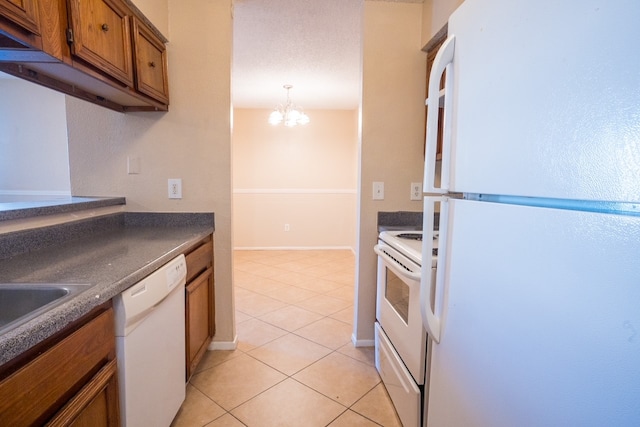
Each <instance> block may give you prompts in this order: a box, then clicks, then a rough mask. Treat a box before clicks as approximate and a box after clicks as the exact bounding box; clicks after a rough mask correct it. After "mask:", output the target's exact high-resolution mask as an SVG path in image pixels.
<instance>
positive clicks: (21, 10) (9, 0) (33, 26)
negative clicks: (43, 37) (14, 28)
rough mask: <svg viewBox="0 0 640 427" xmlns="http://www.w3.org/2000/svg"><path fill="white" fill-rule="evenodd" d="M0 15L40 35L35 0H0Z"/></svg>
mask: <svg viewBox="0 0 640 427" xmlns="http://www.w3.org/2000/svg"><path fill="white" fill-rule="evenodd" d="M0 15H1V16H4V17H5V18H7V19H9V20H10V21H12V22H13V23H15V24H17V25H19V26H20V27H22V28H24V29H25V30H27V31H30V32H32V33H33V34H37V35H40V24H39V22H38V3H37V0H0Z"/></svg>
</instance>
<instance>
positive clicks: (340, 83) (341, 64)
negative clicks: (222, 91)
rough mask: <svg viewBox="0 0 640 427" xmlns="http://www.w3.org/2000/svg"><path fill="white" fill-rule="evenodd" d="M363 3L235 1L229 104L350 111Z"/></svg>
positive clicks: (355, 99) (356, 88)
mask: <svg viewBox="0 0 640 427" xmlns="http://www.w3.org/2000/svg"><path fill="white" fill-rule="evenodd" d="M363 2H364V0H235V1H234V23H233V25H234V28H233V74H232V81H233V104H234V107H237V108H273V107H275V106H276V105H277V104H279V103H283V102H284V101H285V99H286V91H285V89H283V88H282V86H283V85H285V84H291V85H293V89H291V99H292V101H293V102H294V103H295V104H297V105H299V106H301V107H303V108H304V109H355V108H357V107H358V105H359V103H360V86H361V83H360V82H361V72H360V68H361V67H360V59H361V46H360V45H361V34H362V25H361V22H362V8H363Z"/></svg>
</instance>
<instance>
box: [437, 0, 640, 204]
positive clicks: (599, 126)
mask: <svg viewBox="0 0 640 427" xmlns="http://www.w3.org/2000/svg"><path fill="white" fill-rule="evenodd" d="M639 16H640V2H638V1H630V0H563V1H557V0H542V1H536V2H531V1H528V2H527V1H513V0H466V1H465V2H464V3H463V4H462V5H461V6H460V7H459V8H458V9H457V10H456V12H455V13H454V14H453V15H452V16H451V18H450V20H449V26H448V31H449V37H450V38H451V37H455V49H454V53H453V63H452V65H451V66H450V67H449V68H447V69H448V70H449V71H448V72H447V85H453V87H452V88H450V90H449V89H448V90H447V91H446V93H447V97H452V98H453V99H451V100H450V101H451V102H452V107H451V108H452V113H451V117H448V118H447V117H445V123H447V124H448V126H451V134H450V138H449V141H448V142H449V143H450V144H452V145H451V147H450V148H449V149H448V148H446V144H447V139H445V141H444V143H445V147H443V152H444V153H447V152H448V151H450V156H449V158H443V173H444V172H445V171H446V170H447V167H449V168H450V172H451V177H450V181H449V183H448V188H449V189H450V190H452V191H456V192H469V193H484V194H503V195H520V196H534V197H549V198H561V199H565V198H569V199H581V200H604V201H636V202H637V201H640V186H639V185H637V182H638V181H637V177H638V171H639V170H640V102H638V99H640V72H638V66H639V64H640V49H638V40H640V25H638V17H639ZM445 101H446V102H448V101H449V100H448V99H447V100H445ZM432 128H433V126H432ZM445 136H446V135H445ZM428 148H429V147H427V149H428ZM443 156H444V154H443ZM443 180H444V181H445V182H446V181H447V177H445V178H443ZM425 191H427V190H425Z"/></svg>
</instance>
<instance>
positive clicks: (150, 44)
mask: <svg viewBox="0 0 640 427" xmlns="http://www.w3.org/2000/svg"><path fill="white" fill-rule="evenodd" d="M133 49H134V53H135V58H136V61H135V64H136V88H137V89H138V91H140V92H142V93H144V94H145V95H148V96H150V97H152V98H154V99H157V100H158V101H161V102H163V103H165V104H168V103H169V82H168V77H167V49H166V48H165V45H164V43H163V42H162V40H160V39H159V38H158V37H157V36H156V35H155V34H154V33H153V32H152V31H151V30H150V29H149V27H148V26H146V25H145V24H144V23H143V22H142V21H140V20H139V19H137V18H135V17H134V18H133Z"/></svg>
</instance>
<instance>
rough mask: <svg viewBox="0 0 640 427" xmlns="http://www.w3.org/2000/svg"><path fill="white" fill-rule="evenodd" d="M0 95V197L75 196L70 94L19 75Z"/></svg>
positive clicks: (2, 82) (0, 83)
mask: <svg viewBox="0 0 640 427" xmlns="http://www.w3.org/2000/svg"><path fill="white" fill-rule="evenodd" d="M0 94H1V95H0V195H2V194H7V195H15V194H31V195H67V196H68V195H69V194H71V193H70V189H71V186H70V181H69V157H68V154H67V124H66V121H65V111H64V98H65V96H64V95H63V94H60V93H58V92H54V91H52V90H50V89H47V88H44V87H42V86H38V85H35V84H33V83H29V82H27V81H24V80H20V79H16V78H13V77H8V78H0ZM34 100H37V102H34ZM34 117H35V118H36V119H37V122H38V125H37V126H34V121H33V120H34Z"/></svg>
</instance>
